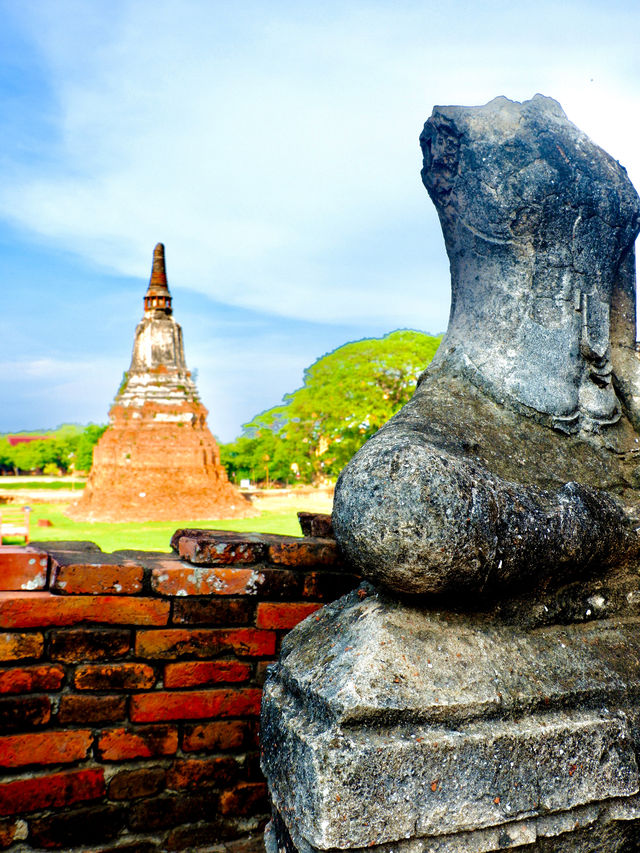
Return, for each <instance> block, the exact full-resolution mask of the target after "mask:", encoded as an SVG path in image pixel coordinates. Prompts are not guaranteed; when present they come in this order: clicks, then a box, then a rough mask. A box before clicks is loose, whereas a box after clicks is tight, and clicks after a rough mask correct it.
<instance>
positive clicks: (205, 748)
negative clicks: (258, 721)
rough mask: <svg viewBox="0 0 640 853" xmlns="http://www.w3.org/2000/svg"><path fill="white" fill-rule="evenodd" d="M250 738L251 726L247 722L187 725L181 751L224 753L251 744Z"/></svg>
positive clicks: (225, 721) (222, 721)
mask: <svg viewBox="0 0 640 853" xmlns="http://www.w3.org/2000/svg"><path fill="white" fill-rule="evenodd" d="M252 736H253V726H252V724H251V723H250V722H249V721H247V720H220V721H218V722H215V723H199V724H197V725H189V724H187V725H185V727H184V734H183V736H182V749H183V751H184V752H224V751H225V750H227V749H240V748H241V747H243V746H245V745H246V744H247V743H251V742H252V739H253V737H252Z"/></svg>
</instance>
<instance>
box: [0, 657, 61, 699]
mask: <svg viewBox="0 0 640 853" xmlns="http://www.w3.org/2000/svg"><path fill="white" fill-rule="evenodd" d="M63 681H64V669H63V668H62V667H61V666H58V665H57V664H36V665H34V666H23V667H13V668H12V669H3V670H0V693H35V692H37V691H38V690H59V689H60V686H61V685H62V682H63Z"/></svg>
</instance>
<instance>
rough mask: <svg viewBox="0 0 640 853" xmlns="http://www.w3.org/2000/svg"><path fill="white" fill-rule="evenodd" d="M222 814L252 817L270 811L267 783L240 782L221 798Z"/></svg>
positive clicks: (220, 807)
mask: <svg viewBox="0 0 640 853" xmlns="http://www.w3.org/2000/svg"><path fill="white" fill-rule="evenodd" d="M219 809H220V814H226V815H228V814H232V815H251V814H266V813H267V812H268V811H269V798H268V797H267V785H266V782H240V784H239V785H238V786H237V787H236V788H234V789H233V790H232V791H224V793H223V794H222V795H221V796H220V806H219Z"/></svg>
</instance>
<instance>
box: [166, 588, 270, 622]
mask: <svg viewBox="0 0 640 853" xmlns="http://www.w3.org/2000/svg"><path fill="white" fill-rule="evenodd" d="M172 613H173V616H172V622H174V624H178V625H210V626H212V627H220V628H230V627H231V626H233V625H252V624H253V623H254V615H255V602H254V601H252V600H251V598H227V599H224V598H222V599H220V598H211V597H210V596H209V597H208V598H176V599H175V600H174V602H173V611H172Z"/></svg>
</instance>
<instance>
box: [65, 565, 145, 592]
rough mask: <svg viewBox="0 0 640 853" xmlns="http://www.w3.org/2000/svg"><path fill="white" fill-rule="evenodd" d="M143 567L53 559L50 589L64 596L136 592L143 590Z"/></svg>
mask: <svg viewBox="0 0 640 853" xmlns="http://www.w3.org/2000/svg"><path fill="white" fill-rule="evenodd" d="M143 576H144V569H143V568H142V566H122V565H117V566H114V565H110V564H109V563H106V564H74V563H71V564H70V565H60V564H59V563H58V562H57V561H56V560H55V559H54V560H53V561H52V581H51V589H54V590H55V591H56V592H59V593H63V594H65V595H134V594H135V593H137V592H140V590H141V589H142V580H143Z"/></svg>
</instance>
